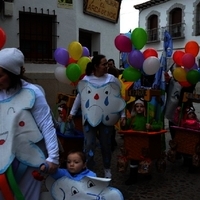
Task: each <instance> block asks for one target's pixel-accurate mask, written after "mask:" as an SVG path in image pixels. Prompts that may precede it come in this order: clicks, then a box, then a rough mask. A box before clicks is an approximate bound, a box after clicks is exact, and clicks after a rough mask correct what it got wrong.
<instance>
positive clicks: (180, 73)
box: [172, 67, 187, 81]
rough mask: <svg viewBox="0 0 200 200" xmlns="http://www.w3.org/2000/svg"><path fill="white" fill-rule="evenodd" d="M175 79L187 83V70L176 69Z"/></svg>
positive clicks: (174, 72) (174, 71)
mask: <svg viewBox="0 0 200 200" xmlns="http://www.w3.org/2000/svg"><path fill="white" fill-rule="evenodd" d="M172 74H173V77H174V79H176V80H177V81H187V78H186V74H187V72H186V70H185V69H184V68H182V67H176V68H175V69H174V70H173V73H172Z"/></svg>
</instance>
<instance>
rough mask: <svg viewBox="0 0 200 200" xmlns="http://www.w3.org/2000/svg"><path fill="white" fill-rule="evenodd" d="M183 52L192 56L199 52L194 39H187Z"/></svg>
mask: <svg viewBox="0 0 200 200" xmlns="http://www.w3.org/2000/svg"><path fill="white" fill-rule="evenodd" d="M185 52H186V53H191V54H192V55H193V56H194V57H196V56H197V55H198V53H199V44H198V43H197V42H195V41H189V42H187V43H186V45H185Z"/></svg>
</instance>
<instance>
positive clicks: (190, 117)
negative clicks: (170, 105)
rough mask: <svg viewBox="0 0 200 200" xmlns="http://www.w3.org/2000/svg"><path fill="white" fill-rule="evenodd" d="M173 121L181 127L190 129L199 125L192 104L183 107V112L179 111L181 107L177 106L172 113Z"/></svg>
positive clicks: (197, 127)
mask: <svg viewBox="0 0 200 200" xmlns="http://www.w3.org/2000/svg"><path fill="white" fill-rule="evenodd" d="M174 123H175V124H177V125H179V126H181V127H184V128H190V129H199V127H200V124H199V120H198V118H197V115H196V113H195V109H194V107H193V106H187V107H186V108H185V109H184V108H183V113H181V107H178V108H177V109H176V111H175V114H174Z"/></svg>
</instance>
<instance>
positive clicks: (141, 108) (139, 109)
mask: <svg viewBox="0 0 200 200" xmlns="http://www.w3.org/2000/svg"><path fill="white" fill-rule="evenodd" d="M135 111H136V113H137V114H141V113H143V112H144V105H143V104H142V103H137V104H136V105H135Z"/></svg>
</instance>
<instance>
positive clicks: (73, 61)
mask: <svg viewBox="0 0 200 200" xmlns="http://www.w3.org/2000/svg"><path fill="white" fill-rule="evenodd" d="M71 63H77V60H74V59H73V58H69V62H68V65H69V64H71Z"/></svg>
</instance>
